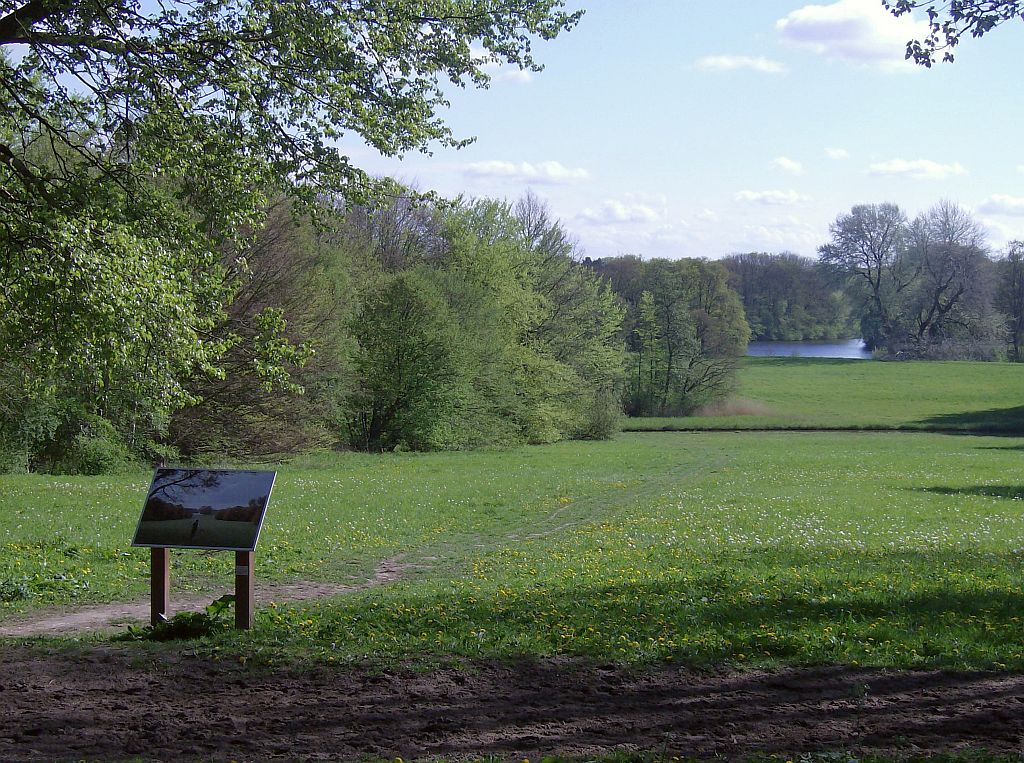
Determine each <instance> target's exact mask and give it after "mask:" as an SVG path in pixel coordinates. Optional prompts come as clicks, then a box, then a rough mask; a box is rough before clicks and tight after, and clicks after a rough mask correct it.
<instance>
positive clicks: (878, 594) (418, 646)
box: [0, 432, 1024, 669]
mask: <svg viewBox="0 0 1024 763" xmlns="http://www.w3.org/2000/svg"><path fill="white" fill-rule="evenodd" d="M1022 450H1024V439H1017V438H1007V437H1003V438H991V437H977V436H970V437H968V436H948V435H938V434H912V433H765V432H749V433H739V434H737V433H665V434H658V435H651V434H627V435H623V436H621V437H619V438H618V439H616V440H614V441H612V442H602V443H562V444H558V445H553V446H545V447H537V448H525V449H520V450H514V451H509V452H506V453H467V454H460V453H454V454H429V455H410V454H393V455H387V456H376V457H369V456H357V455H345V456H340V457H324V458H323V459H322V460H309V461H306V462H305V463H300V464H293V465H290V466H285V467H282V468H281V475H280V477H279V484H278V487H277V488H275V493H274V499H273V501H272V504H271V510H270V513H269V515H268V520H267V526H266V529H265V532H264V534H263V536H262V537H261V540H260V548H259V551H258V554H257V570H258V574H259V575H260V576H261V577H262V578H278V579H288V578H295V577H302V578H311V579H323V580H335V581H344V580H347V579H363V578H365V577H366V576H367V575H368V574H369V573H370V570H371V569H372V568H373V566H374V565H375V564H376V563H378V562H379V561H380V560H382V559H387V558H393V557H399V559H400V561H401V562H402V563H403V564H405V565H407V569H406V577H405V578H404V579H403V580H401V581H399V582H398V583H395V584H393V585H389V586H385V587H380V588H375V589H368V590H365V591H361V592H358V593H353V594H348V595H345V596H341V597H337V598H335V599H330V600H323V601H319V602H314V603H307V604H303V605H291V606H276V607H264V608H263V609H261V610H260V611H259V613H258V616H257V627H256V628H255V630H254V631H252V632H251V633H248V634H244V633H229V634H226V635H224V636H219V637H216V638H214V639H212V640H209V641H207V642H205V643H204V644H203V645H201V646H200V648H201V649H206V650H209V651H214V652H220V653H225V654H238V655H245V656H246V658H247V659H254V660H257V661H272V662H279V661H299V662H302V661H306V660H310V661H313V662H335V663H337V662H360V663H362V662H371V663H373V662H383V663H389V662H393V661H396V660H405V659H413V660H419V661H428V662H429V661H432V660H444V659H448V658H480V657H484V658H510V657H517V656H523V655H527V656H541V657H543V656H553V655H568V656H580V657H586V658H590V659H594V660H601V661H612V662H617V663H627V664H638V663H640V664H642V663H651V662H662V661H670V662H677V663H683V664H691V665H722V664H735V665H779V664H787V665H805V664H816V663H839V664H860V665H880V666H892V667H901V668H909V667H925V666H946V667H957V668H972V669H990V668H1003V667H1007V668H1012V669H1024V624H1022V619H1021V618H1022V614H1024V613H1022V604H1024V602H1022V595H1021V590H1022V584H1024V570H1022V569H1021V565H1020V558H1021V553H1022V552H1024V516H1022V512H1021V508H1022V506H1024V503H1022V500H1024V465H1022V459H1021V452H1022ZM146 479H147V477H146V475H134V476H131V477H129V478H111V477H107V478H101V479H91V478H75V479H69V478H56V479H55V478H47V477H38V476H7V477H3V478H0V496H2V503H3V507H4V511H3V512H2V514H0V592H3V594H4V595H3V596H0V598H3V599H6V600H7V601H6V602H5V603H3V604H0V617H6V616H9V615H11V614H12V613H13V612H17V611H23V610H27V609H32V608H36V607H39V606H42V605H46V604H48V603H53V602H58V603H66V602H70V601H75V602H87V601H101V600H107V599H111V598H129V597H141V596H143V595H144V592H145V586H146V571H147V565H146V558H147V557H146V554H145V551H144V550H138V549H135V550H133V549H129V548H127V543H128V541H129V539H130V537H131V532H132V529H133V528H134V523H135V520H136V518H137V515H138V511H139V509H140V503H141V500H142V496H143V495H144V492H145V485H146ZM229 557H230V555H228V554H209V555H206V554H201V553H191V554H190V553H187V552H180V553H177V554H176V555H175V559H176V562H175V563H176V570H177V574H176V583H175V585H176V586H178V587H189V586H193V587H199V586H203V585H207V584H208V583H209V581H210V580H211V579H216V580H218V581H219V582H220V583H221V584H223V585H230V564H231V558H229ZM5 613H6V614H5Z"/></svg>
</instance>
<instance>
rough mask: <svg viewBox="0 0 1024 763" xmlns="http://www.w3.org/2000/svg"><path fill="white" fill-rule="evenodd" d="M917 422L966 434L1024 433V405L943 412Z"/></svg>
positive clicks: (926, 426)
mask: <svg viewBox="0 0 1024 763" xmlns="http://www.w3.org/2000/svg"><path fill="white" fill-rule="evenodd" d="M915 423H916V424H918V425H920V426H922V427H925V428H927V429H940V430H943V431H950V432H963V433H964V434H985V435H1007V436H1009V435H1024V405H1018V406H1016V407H1014V408H989V409H987V410H982V411H963V412H960V413H943V414H939V415H937V416H929V417H928V418H925V419H920V420H919V421H917V422H915Z"/></svg>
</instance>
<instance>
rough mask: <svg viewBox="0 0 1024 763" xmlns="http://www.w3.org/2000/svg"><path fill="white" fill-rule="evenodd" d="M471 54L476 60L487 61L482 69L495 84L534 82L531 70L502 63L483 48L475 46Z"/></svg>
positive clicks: (471, 49) (481, 65)
mask: <svg viewBox="0 0 1024 763" xmlns="http://www.w3.org/2000/svg"><path fill="white" fill-rule="evenodd" d="M469 52H470V54H471V55H472V56H473V57H474V58H476V59H486V60H484V61H483V62H482V63H481V64H480V69H481V70H482V71H483V72H484V74H486V75H487V76H488V77H490V78H491V80H492V81H493V82H519V83H523V84H525V83H529V82H533V72H531V71H530V70H529V69H520V68H519V67H518V66H515V65H513V64H508V63H502V62H501V60H500V59H499V58H497V57H496V56H495V55H494V54H492V53H489V52H488V51H487V50H486V49H485V48H483V47H481V46H477V45H473V46H471V47H470V49H469Z"/></svg>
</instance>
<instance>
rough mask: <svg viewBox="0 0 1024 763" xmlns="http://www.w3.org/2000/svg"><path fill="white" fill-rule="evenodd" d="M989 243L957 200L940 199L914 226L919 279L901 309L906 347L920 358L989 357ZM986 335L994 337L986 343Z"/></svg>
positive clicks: (912, 253) (912, 255)
mask: <svg viewBox="0 0 1024 763" xmlns="http://www.w3.org/2000/svg"><path fill="white" fill-rule="evenodd" d="M984 245H985V234H984V231H983V229H982V228H981V226H980V225H979V224H978V223H977V222H976V221H975V220H974V219H973V218H972V217H971V216H970V214H968V213H967V212H966V211H965V210H963V209H961V208H960V207H958V206H957V205H956V204H953V203H952V202H948V201H943V202H939V203H938V204H936V205H935V206H933V207H932V208H931V209H929V210H928V211H927V212H925V213H923V214H921V215H919V216H918V217H917V218H916V219H915V220H914V222H913V223H912V224H911V226H910V231H909V235H908V242H907V252H906V257H907V259H908V260H909V261H910V262H911V263H912V264H913V269H914V272H916V273H917V277H916V279H915V281H914V283H913V284H912V285H911V287H910V288H909V289H908V290H907V292H906V294H905V298H904V300H903V304H902V306H901V308H900V313H901V321H902V324H903V331H902V337H901V340H902V342H903V343H904V344H905V350H906V351H908V352H910V353H911V354H912V355H914V356H917V357H934V356H936V355H947V354H950V353H952V354H954V355H955V356H965V355H967V354H975V353H979V352H980V354H981V355H984V354H985V351H984V350H983V348H982V347H980V345H981V344H982V343H984V344H987V345H989V346H992V345H993V344H994V343H995V341H997V339H996V337H994V336H991V334H993V333H994V331H993V330H992V329H993V328H994V327H995V326H996V322H995V320H994V316H993V315H992V278H991V270H992V263H991V261H990V260H989V259H988V256H987V255H986V253H985V249H984ZM985 334H989V335H990V336H988V337H987V341H984V342H983V340H985V339H986V337H985V336H984V335H985ZM967 339H970V343H971V344H973V345H974V347H973V348H972V349H971V352H970V353H966V352H964V351H963V349H964V348H963V347H962V345H963V344H964V341H965V340H967ZM943 345H945V348H944V349H943V347H942V346H943ZM891 349H895V348H891Z"/></svg>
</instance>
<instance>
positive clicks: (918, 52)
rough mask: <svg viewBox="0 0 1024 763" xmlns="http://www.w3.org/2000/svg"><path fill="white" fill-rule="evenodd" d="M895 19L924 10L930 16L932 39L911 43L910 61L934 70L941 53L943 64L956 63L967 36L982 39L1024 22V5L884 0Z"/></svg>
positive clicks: (1002, 0)
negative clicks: (1009, 24) (1008, 24)
mask: <svg viewBox="0 0 1024 763" xmlns="http://www.w3.org/2000/svg"><path fill="white" fill-rule="evenodd" d="M882 5H884V6H885V7H886V8H887V9H889V10H890V11H891V12H892V14H893V15H894V16H902V15H904V14H907V13H911V12H913V11H915V10H920V9H924V10H925V13H926V14H927V15H928V27H929V31H928V36H927V37H925V38H924V39H923V40H910V41H909V42H907V58H908V59H913V61H914V62H915V63H918V64H920V65H921V66H927V67H931V66H932V65H933V64H934V63H935V56H936V54H937V53H940V52H941V53H942V60H943V61H950V62H951V61H952V60H953V48H955V47H956V46H957V43H959V42H960V39H961V38H962V37H964V36H965V35H970V36H971V37H975V38H976V37H982V36H983V35H986V34H988V33H989V32H991V31H992V30H993V29H995V28H996V27H997V26H999V25H1000V24H1004V23H1006V22H1007V21H1012V20H1013V19H1021V20H1024V2H1021V1H1020V0H947V2H941V3H936V2H933V1H932V0H882Z"/></svg>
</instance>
